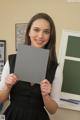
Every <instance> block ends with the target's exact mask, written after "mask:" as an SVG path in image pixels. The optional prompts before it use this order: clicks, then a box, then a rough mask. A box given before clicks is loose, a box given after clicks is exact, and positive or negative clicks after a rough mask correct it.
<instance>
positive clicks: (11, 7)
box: [0, 0, 80, 120]
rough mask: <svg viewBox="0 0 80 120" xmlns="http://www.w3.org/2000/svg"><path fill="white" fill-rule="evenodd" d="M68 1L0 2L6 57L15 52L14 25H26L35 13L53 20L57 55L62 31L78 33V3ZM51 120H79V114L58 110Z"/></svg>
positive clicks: (79, 11)
mask: <svg viewBox="0 0 80 120" xmlns="http://www.w3.org/2000/svg"><path fill="white" fill-rule="evenodd" d="M67 1H68V0H0V39H1V40H2V39H3V40H6V41H7V55H8V54H10V53H14V52H15V24H16V23H25V22H26V23H27V22H28V20H29V19H30V18H31V17H32V16H33V15H34V14H35V13H37V12H46V13H48V14H50V15H51V16H52V18H53V19H54V22H55V25H56V30H57V47H56V51H57V55H58V53H59V47H60V40H61V34H62V31H63V30H64V29H69V30H73V31H80V3H76V2H75V3H71V2H67ZM75 1H76V0H75ZM50 117H51V120H53V118H54V120H80V113H79V112H78V111H72V110H68V109H59V110H58V111H57V113H56V114H55V115H52V116H50Z"/></svg>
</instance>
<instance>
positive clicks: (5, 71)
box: [0, 60, 10, 90]
mask: <svg viewBox="0 0 80 120" xmlns="http://www.w3.org/2000/svg"><path fill="white" fill-rule="evenodd" d="M9 73H10V68H9V61H8V60H7V62H6V64H5V65H4V68H3V71H2V75H1V81H0V90H2V89H3V88H4V87H5V78H6V77H7V75H8V74H9Z"/></svg>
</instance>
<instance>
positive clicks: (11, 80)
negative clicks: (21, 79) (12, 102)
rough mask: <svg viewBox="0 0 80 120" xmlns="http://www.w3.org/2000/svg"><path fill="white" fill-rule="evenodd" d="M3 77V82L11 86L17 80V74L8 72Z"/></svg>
mask: <svg viewBox="0 0 80 120" xmlns="http://www.w3.org/2000/svg"><path fill="white" fill-rule="evenodd" d="M5 79H6V80H5V83H6V85H7V86H8V87H12V86H13V85H14V84H15V83H16V82H17V80H18V78H17V76H16V75H15V74H13V73H12V74H9V75H8V76H7V77H6V78H5Z"/></svg>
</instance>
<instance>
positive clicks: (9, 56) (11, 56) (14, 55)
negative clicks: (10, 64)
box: [8, 54, 16, 59]
mask: <svg viewBox="0 0 80 120" xmlns="http://www.w3.org/2000/svg"><path fill="white" fill-rule="evenodd" d="M13 57H16V54H10V55H8V58H9V59H10V58H13Z"/></svg>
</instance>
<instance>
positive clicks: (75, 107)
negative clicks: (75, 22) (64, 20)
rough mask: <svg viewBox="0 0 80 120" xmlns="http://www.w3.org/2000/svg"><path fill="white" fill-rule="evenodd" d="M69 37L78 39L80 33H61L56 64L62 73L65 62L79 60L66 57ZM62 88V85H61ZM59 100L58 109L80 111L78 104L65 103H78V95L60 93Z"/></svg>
mask: <svg viewBox="0 0 80 120" xmlns="http://www.w3.org/2000/svg"><path fill="white" fill-rule="evenodd" d="M69 36H75V37H80V32H79V31H69V30H64V31H63V32H62V37H61V45H60V50H59V56H58V62H59V63H60V65H61V67H62V70H63V71H64V63H65V60H75V61H76V60H77V61H80V58H75V57H70V56H66V51H67V45H68V38H69ZM63 74H64V72H63ZM63 80H64V79H63ZM62 86H63V84H62ZM60 98H61V99H62V100H60V107H62V108H67V109H72V110H77V111H80V104H75V103H72V101H71V102H68V101H65V100H67V99H72V100H79V101H80V95H77V94H71V93H68V92H63V91H61V96H60Z"/></svg>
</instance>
